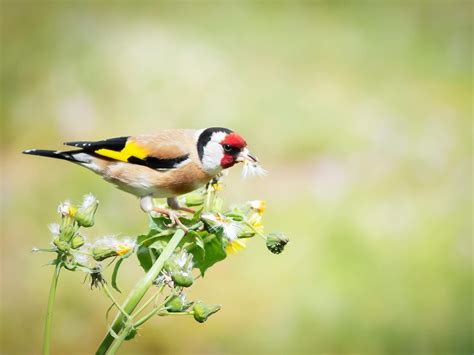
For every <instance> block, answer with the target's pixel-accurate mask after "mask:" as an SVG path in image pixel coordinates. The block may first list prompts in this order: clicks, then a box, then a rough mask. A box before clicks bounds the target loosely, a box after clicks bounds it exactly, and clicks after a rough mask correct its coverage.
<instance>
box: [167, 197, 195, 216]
mask: <svg viewBox="0 0 474 355" xmlns="http://www.w3.org/2000/svg"><path fill="white" fill-rule="evenodd" d="M166 202H167V203H168V206H170V207H171V208H172V209H174V210H179V211H184V212H188V213H191V214H194V213H196V211H195V210H193V209H192V208H189V207H182V206H180V204H179V201H178V199H177V198H176V197H168V198H167V199H166Z"/></svg>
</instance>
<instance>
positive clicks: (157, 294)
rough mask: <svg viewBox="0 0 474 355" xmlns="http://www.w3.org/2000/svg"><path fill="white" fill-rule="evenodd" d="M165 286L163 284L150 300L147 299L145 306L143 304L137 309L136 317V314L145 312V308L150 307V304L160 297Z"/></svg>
mask: <svg viewBox="0 0 474 355" xmlns="http://www.w3.org/2000/svg"><path fill="white" fill-rule="evenodd" d="M164 287H165V285H162V286H161V287H160V288H159V289H158V291H157V292H156V293H155V294H154V295H153V296H151V297H150V299H149V300H148V301H146V302H145V303H144V304H143V306H141V307H140V308H139V309H137V311H136V312H135V314H134V317H136V316H137V315H139V314H140V313H141V312H143V310H144V309H145V308H146V307H148V305H149V304H150V303H151V302H153V301H155V300H156V299H157V298H158V296H160V295H161V292H162V291H163V288H164Z"/></svg>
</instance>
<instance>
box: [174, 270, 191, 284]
mask: <svg viewBox="0 0 474 355" xmlns="http://www.w3.org/2000/svg"><path fill="white" fill-rule="evenodd" d="M171 279H172V280H173V282H174V283H175V284H176V285H177V286H181V287H189V286H191V285H192V284H193V282H194V277H193V275H192V274H191V273H189V272H184V271H181V270H179V271H177V272H173V273H171Z"/></svg>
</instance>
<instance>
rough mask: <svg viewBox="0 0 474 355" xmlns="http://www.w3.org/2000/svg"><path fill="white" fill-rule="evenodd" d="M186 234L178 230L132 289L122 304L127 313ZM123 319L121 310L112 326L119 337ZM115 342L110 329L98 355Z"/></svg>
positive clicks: (138, 300) (133, 308)
mask: <svg viewBox="0 0 474 355" xmlns="http://www.w3.org/2000/svg"><path fill="white" fill-rule="evenodd" d="M184 235H185V233H184V231H183V230H182V229H178V230H176V232H175V234H174V235H173V237H172V238H171V240H170V241H169V243H168V245H167V246H166V248H165V249H164V250H163V252H162V253H161V254H160V256H159V257H158V259H157V260H156V261H155V263H154V264H153V265H152V267H151V268H150V270H148V272H147V273H146V275H145V276H144V277H143V278H142V279H141V280H140V281H138V282H137V284H136V285H135V286H134V287H133V289H132V290H131V291H130V293H129V294H128V296H127V299H126V300H125V302H124V303H123V305H122V309H123V310H124V312H125V313H126V314H132V312H133V311H134V310H135V308H136V307H137V305H138V303H140V301H141V299H142V298H143V296H145V294H146V292H147V291H148V289H149V288H150V286H151V285H152V283H153V280H155V279H156V278H157V277H158V275H159V274H160V272H161V269H163V264H164V263H165V261H166V260H167V259H168V258H169V257H170V256H171V254H172V253H173V251H174V250H175V249H176V247H177V246H178V244H179V242H180V241H181V239H183V237H184ZM123 321H124V316H123V314H122V312H119V313H118V314H117V316H116V317H115V320H114V322H113V324H112V327H111V329H112V330H113V331H114V332H115V333H117V334H119V338H121V337H122V333H123V332H120V330H121V329H122V328H124V324H123ZM126 336H127V334H125V335H124V336H123V339H122V340H121V342H123V340H124V339H125V337H126ZM117 339H118V338H117ZM113 342H114V337H113V335H112V334H111V332H110V331H109V332H108V333H107V335H106V336H105V338H104V340H103V341H102V343H101V344H100V346H99V348H98V349H97V352H96V354H97V355H104V354H106V353H107V351H108V349H109V348H110V346H111V345H112V343H113ZM121 342H120V344H121ZM120 344H118V346H120ZM114 351H115V350H114Z"/></svg>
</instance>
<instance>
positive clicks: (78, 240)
mask: <svg viewBox="0 0 474 355" xmlns="http://www.w3.org/2000/svg"><path fill="white" fill-rule="evenodd" d="M85 242H86V241H85V239H84V237H83V236H82V235H79V234H76V235H75V236H74V237H73V238H72V240H71V248H73V249H78V248H80V247H82V246H83V245H84V243H85Z"/></svg>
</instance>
